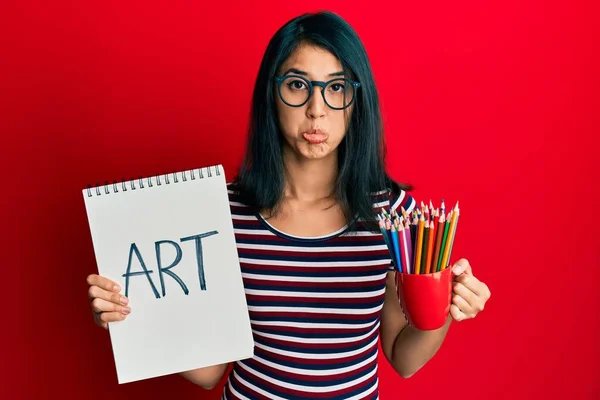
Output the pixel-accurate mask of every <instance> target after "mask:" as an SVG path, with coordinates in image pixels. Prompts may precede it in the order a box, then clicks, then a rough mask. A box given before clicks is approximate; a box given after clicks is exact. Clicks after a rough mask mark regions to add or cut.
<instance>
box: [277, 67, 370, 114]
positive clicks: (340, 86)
mask: <svg viewBox="0 0 600 400" xmlns="http://www.w3.org/2000/svg"><path fill="white" fill-rule="evenodd" d="M275 82H277V92H278V93H279V97H280V98H281V101H283V102H284V103H285V104H287V105H288V106H290V107H302V106H303V105H305V104H306V103H307V102H308V99H310V96H312V93H313V88H314V87H315V86H317V87H320V88H321V95H322V96H323V100H324V101H325V104H327V106H328V107H329V108H332V109H334V110H343V109H344V108H346V107H348V106H350V105H351V104H352V103H353V102H354V99H355V98H356V91H357V90H358V88H359V87H360V83H359V82H355V81H352V80H350V79H346V78H335V79H332V80H330V81H327V82H322V81H309V80H308V79H306V78H305V77H303V76H299V75H285V76H276V77H275Z"/></svg>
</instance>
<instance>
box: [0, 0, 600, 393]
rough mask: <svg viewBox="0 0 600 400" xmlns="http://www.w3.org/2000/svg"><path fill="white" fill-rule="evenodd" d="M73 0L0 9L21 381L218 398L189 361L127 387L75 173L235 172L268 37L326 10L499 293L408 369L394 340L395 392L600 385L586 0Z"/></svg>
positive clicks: (464, 249) (10, 280)
mask: <svg viewBox="0 0 600 400" xmlns="http://www.w3.org/2000/svg"><path fill="white" fill-rule="evenodd" d="M67 3H69V2H63V1H59V2H46V4H32V2H29V1H27V2H25V1H18V2H14V4H6V3H5V2H3V4H4V5H3V6H2V7H3V8H4V10H3V11H1V12H0V15H1V16H2V17H0V18H2V20H3V21H0V26H2V28H0V29H1V30H2V32H0V33H2V34H1V35H0V46H1V48H2V56H1V58H2V60H1V61H0V68H1V69H2V71H0V72H2V74H1V77H0V93H2V96H1V100H0V106H1V107H0V113H1V119H0V121H1V125H0V132H1V133H2V153H3V155H2V157H1V159H2V164H3V165H2V170H3V176H2V186H3V189H2V195H1V196H0V198H1V201H2V206H3V207H2V208H1V209H2V214H3V215H2V220H3V224H2V225H3V228H4V229H3V230H4V238H3V240H2V246H3V249H2V254H3V256H4V257H3V259H2V264H3V265H2V269H3V273H4V281H3V284H4V290H3V293H4V297H3V300H2V309H3V312H2V327H3V329H2V332H3V341H2V342H3V344H2V346H3V347H4V351H3V353H2V358H3V361H2V368H3V369H4V371H3V372H2V374H1V375H2V377H1V378H0V379H2V381H3V382H2V388H3V393H10V394H12V395H10V396H8V397H6V398H44V397H46V396H47V395H48V394H49V393H54V394H57V395H58V396H61V397H64V398H81V399H83V398H85V399H102V400H106V399H107V398H111V399H114V400H116V399H126V398H146V399H151V398H156V399H158V398H164V396H165V395H163V394H159V392H161V391H163V390H165V391H168V393H169V394H170V395H169V398H194V399H211V398H215V399H216V398H217V396H218V392H219V391H220V388H219V389H218V390H215V391H214V392H213V393H212V394H210V395H209V394H205V393H203V391H202V389H199V388H197V387H195V386H193V385H192V384H190V383H188V382H186V381H184V380H182V379H180V378H178V377H164V378H158V379H153V380H149V381H145V382H137V383H132V384H126V385H121V386H119V385H117V384H116V375H115V372H114V364H113V359H112V354H111V348H110V342H109V338H108V335H107V333H106V332H105V331H103V330H101V329H99V328H97V327H95V325H94V324H93V322H92V318H91V313H90V309H89V306H88V299H87V293H86V290H87V287H86V284H85V277H86V275H87V274H89V273H90V272H94V271H95V261H94V256H93V250H92V245H91V241H90V237H89V230H88V226H87V220H86V217H85V210H84V205H83V201H82V197H81V194H80V190H81V189H82V188H84V187H85V186H86V185H87V184H88V183H95V182H97V181H99V182H103V181H104V180H113V179H121V178H122V177H124V178H130V177H137V176H146V175H151V174H155V173H163V172H169V171H173V170H180V169H186V168H193V167H198V166H202V165H209V164H214V163H223V164H224V165H225V167H226V169H227V171H228V173H229V176H230V177H232V176H233V173H234V170H235V168H236V167H237V166H238V165H239V160H240V157H241V156H242V151H243V147H244V141H245V137H244V132H245V128H246V122H247V115H248V112H249V100H250V95H251V90H252V86H253V80H254V78H255V75H256V72H257V68H258V65H259V61H260V59H261V56H262V52H263V50H264V49H265V46H266V44H267V41H268V40H269V38H270V37H271V35H272V34H273V33H274V32H275V30H276V29H277V28H278V27H279V26H280V25H282V24H283V23H284V22H285V21H287V20H288V19H289V18H291V17H293V16H295V15H297V14H299V13H302V12H305V11H312V10H316V9H318V8H321V7H324V6H326V7H327V8H329V9H331V10H334V11H337V12H339V13H340V14H341V15H342V16H344V17H345V18H347V20H348V21H349V22H350V23H351V24H352V25H353V26H354V27H355V28H356V29H357V31H358V32H359V34H360V35H361V37H362V39H363V40H364V43H365V45H366V48H367V49H368V52H369V55H370V58H371V61H372V65H373V69H374V73H375V77H376V80H377V83H378V85H379V89H380V93H381V98H382V102H383V107H384V113H385V125H386V129H387V131H386V132H387V137H388V141H389V148H390V153H391V159H390V162H389V168H390V171H391V172H392V174H393V175H394V176H395V177H396V178H398V179H399V180H403V181H407V182H411V183H413V184H415V185H416V186H417V189H416V191H415V193H414V195H415V196H416V197H417V198H418V199H423V200H428V199H429V198H430V197H431V198H432V199H434V200H436V201H437V200H439V199H440V198H441V197H442V196H444V197H445V198H446V199H448V201H450V202H451V203H452V204H454V201H456V200H457V199H458V200H460V202H461V210H462V212H461V224H460V227H459V232H458V238H457V241H456V243H455V255H457V256H464V257H466V258H468V259H469V260H470V261H471V264H472V265H473V270H474V272H475V274H476V275H477V276H478V277H479V278H480V279H481V280H483V281H485V282H487V283H488V285H489V286H490V288H491V290H492V293H493V294H492V298H491V300H490V302H489V303H488V307H487V308H486V310H485V311H484V312H483V313H482V314H481V315H480V316H479V317H477V319H476V320H473V321H467V322H463V323H459V324H455V325H454V326H453V327H452V328H451V331H450V332H449V334H448V337H447V340H446V341H445V343H444V345H443V346H442V348H441V349H440V351H439V353H438V355H437V356H436V357H435V358H434V359H433V360H432V361H431V362H430V363H429V364H428V365H426V366H425V368H423V369H422V370H421V371H420V372H419V373H418V374H417V375H416V376H414V377H413V378H411V379H409V380H403V379H401V378H398V377H397V376H396V375H394V373H393V372H392V370H391V369H390V368H389V366H388V365H387V364H386V362H385V360H384V359H383V358H382V360H381V361H382V363H381V375H380V376H381V390H382V394H381V397H382V398H383V399H396V398H431V397H434V396H437V395H439V396H444V398H446V399H463V398H468V399H481V398H488V399H505V398H511V399H525V398H546V399H550V398H563V397H564V398H578V399H584V398H590V399H591V398H598V396H600V383H598V376H600V374H599V372H600V368H599V364H600V361H599V360H600V346H599V345H598V337H599V336H600V335H599V329H598V322H599V315H600V312H598V300H599V295H598V290H597V287H598V280H599V279H600V272H599V270H600V263H599V251H598V248H599V247H598V240H597V239H596V237H594V235H595V234H596V231H595V230H593V229H592V227H593V226H595V221H596V219H597V218H598V207H597V205H598V194H597V190H596V187H595V186H596V185H597V184H598V181H599V180H598V178H599V176H598V166H597V164H596V163H595V162H593V161H592V156H593V155H596V156H597V155H598V146H597V145H596V144H595V136H596V135H598V133H599V132H600V130H599V127H600V123H599V122H600V121H599V117H598V111H599V109H600V107H599V105H600V104H599V101H598V98H599V95H600V90H599V89H600V88H599V85H598V71H599V67H600V63H599V58H598V43H597V37H598V33H599V29H598V25H597V22H596V23H595V25H593V24H594V23H593V20H594V19H595V20H596V21H597V17H594V14H595V12H596V11H597V10H593V9H592V6H589V5H586V4H584V3H583V2H580V1H565V2H563V4H561V5H558V4H552V3H554V2H549V1H528V2H524V1H519V2H495V3H496V4H494V5H491V4H489V3H491V2H482V1H464V2H447V1H433V2H420V3H419V2H417V3H415V2H389V4H388V5H386V6H382V5H379V6H375V4H378V2H371V3H370V4H373V6H372V7H368V6H367V5H366V4H368V3H365V2H363V1H361V2H354V3H352V2H350V3H349V2H341V1H336V2H329V3H328V4H324V3H323V2H322V1H303V2H275V1H273V2H271V4H268V5H266V4H260V5H258V3H259V2H256V3H257V5H251V4H248V3H247V2H242V1H239V2H214V3H212V4H210V5H208V6H206V5H202V6H201V5H198V4H199V2H191V1H188V2H179V3H181V4H178V5H173V2H164V4H162V5H159V4H157V3H150V2H113V3H112V4H111V3H110V2H97V3H96V4H94V5H91V4H89V2H73V3H75V4H76V5H77V6H75V5H70V4H67ZM392 3H393V4H394V5H392ZM458 3H459V4H458ZM588 3H590V4H591V3H592V2H588ZM594 41H596V46H595V47H594V46H593V44H594V43H593V42H594ZM17 393H19V395H17Z"/></svg>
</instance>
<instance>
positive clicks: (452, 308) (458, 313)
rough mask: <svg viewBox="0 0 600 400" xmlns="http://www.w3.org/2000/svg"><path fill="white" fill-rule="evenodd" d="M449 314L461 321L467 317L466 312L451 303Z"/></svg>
mask: <svg viewBox="0 0 600 400" xmlns="http://www.w3.org/2000/svg"><path fill="white" fill-rule="evenodd" d="M450 315H452V318H453V319H454V320H455V321H462V320H464V319H467V316H466V314H465V313H463V312H462V311H460V309H459V308H458V307H457V306H456V305H455V304H452V305H451V306H450Z"/></svg>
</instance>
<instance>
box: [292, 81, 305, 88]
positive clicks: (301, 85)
mask: <svg viewBox="0 0 600 400" xmlns="http://www.w3.org/2000/svg"><path fill="white" fill-rule="evenodd" d="M288 86H289V87H290V89H293V90H302V89H304V87H305V86H306V84H305V83H304V82H302V81H292V82H290V83H288Z"/></svg>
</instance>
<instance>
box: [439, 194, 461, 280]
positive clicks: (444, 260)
mask: <svg viewBox="0 0 600 400" xmlns="http://www.w3.org/2000/svg"><path fill="white" fill-rule="evenodd" d="M457 208H458V203H457V205H456V206H454V209H453V210H452V211H450V212H451V213H452V218H451V219H450V228H449V229H448V239H447V241H446V246H445V247H444V257H443V258H442V270H443V269H444V268H446V266H447V265H448V263H449V262H450V259H449V254H450V243H451V242H452V236H453V234H454V227H455V226H456V217H457V216H458V215H457V212H456V210H457Z"/></svg>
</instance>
